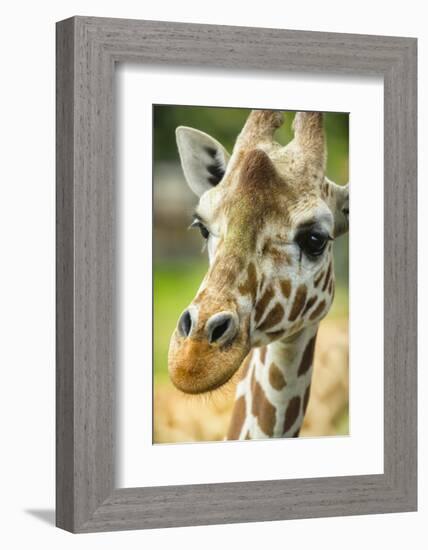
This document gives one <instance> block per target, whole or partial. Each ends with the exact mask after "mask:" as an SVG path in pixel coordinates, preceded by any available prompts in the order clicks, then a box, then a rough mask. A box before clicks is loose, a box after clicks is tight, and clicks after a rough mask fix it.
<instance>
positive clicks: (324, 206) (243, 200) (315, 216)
mask: <svg viewBox="0 0 428 550" xmlns="http://www.w3.org/2000/svg"><path fill="white" fill-rule="evenodd" d="M282 122H283V115H282V113H281V112H279V111H265V110H264V111H252V112H251V114H250V115H249V117H248V119H247V121H246V123H245V125H244V128H243V129H242V131H241V133H240V135H239V136H238V138H237V140H236V143H235V146H234V149H233V152H232V154H231V155H230V156H229V154H228V153H227V151H226V150H225V149H224V147H223V146H222V145H221V144H220V143H218V142H217V141H216V140H215V139H214V138H212V137H210V136H208V135H207V134H205V133H203V132H200V131H198V130H195V129H192V128H187V127H179V128H177V131H176V133H177V143H178V149H179V153H180V158H181V163H182V167H183V171H184V175H185V177H186V180H187V182H188V184H189V186H190V188H191V189H192V190H193V191H194V192H195V193H196V195H198V197H199V203H198V205H197V207H196V210H195V214H194V219H193V223H192V226H194V227H196V228H198V229H199V230H200V232H201V235H202V238H203V239H205V240H206V241H207V249H208V255H209V269H208V272H207V274H206V276H205V277H204V279H203V281H202V283H201V286H200V288H199V290H198V292H197V294H196V296H195V298H194V300H193V301H192V303H191V304H189V306H188V307H187V308H186V310H185V311H184V312H183V313H182V315H181V317H180V318H179V320H178V324H177V328H176V330H175V332H174V334H173V335H172V337H171V343H170V349H169V361H168V367H169V373H170V377H171V379H172V381H173V383H174V384H175V385H176V386H177V387H178V388H179V389H181V390H182V391H184V392H186V393H202V392H205V391H210V390H213V389H215V388H217V387H219V386H221V385H222V384H224V383H225V382H226V381H227V380H228V379H229V378H230V377H231V376H232V375H233V374H234V373H235V372H236V370H237V369H238V368H239V366H240V365H241V363H242V361H243V359H244V358H245V356H246V355H247V354H248V352H249V351H250V349H251V348H253V347H257V346H262V345H266V344H268V343H271V342H273V341H275V340H278V339H281V338H284V337H289V336H292V335H293V334H296V333H297V332H298V331H300V330H302V329H303V328H304V327H306V326H308V325H311V324H314V323H318V322H319V321H320V319H322V318H323V317H324V316H325V315H326V314H327V312H328V310H329V308H330V305H331V303H332V300H333V293H334V273H333V241H334V239H335V238H336V237H338V236H339V235H341V234H342V233H344V232H346V231H347V228H348V188H347V186H346V187H341V186H338V185H336V184H335V183H333V182H331V181H329V180H328V179H327V178H326V176H325V161H326V145H325V136H324V129H323V116H322V114H321V113H309V112H305V113H303V112H302V113H297V114H296V116H295V120H294V123H293V128H294V139H293V140H292V141H291V142H290V143H289V144H288V145H287V146H285V147H283V146H281V145H279V144H278V143H276V142H275V141H274V140H273V135H274V132H275V130H276V129H277V128H278V127H279V126H281V124H282ZM177 290H178V289H177Z"/></svg>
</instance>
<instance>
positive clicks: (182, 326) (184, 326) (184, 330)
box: [178, 309, 192, 337]
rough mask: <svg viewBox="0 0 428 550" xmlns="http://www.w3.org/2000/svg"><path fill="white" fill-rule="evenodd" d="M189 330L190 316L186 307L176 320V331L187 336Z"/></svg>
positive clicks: (190, 327) (190, 326)
mask: <svg viewBox="0 0 428 550" xmlns="http://www.w3.org/2000/svg"><path fill="white" fill-rule="evenodd" d="M191 330H192V317H191V315H190V312H189V310H187V309H186V311H185V312H184V313H183V314H182V316H181V317H180V320H179V321H178V332H179V333H180V334H181V336H184V337H186V336H189V334H190V331H191Z"/></svg>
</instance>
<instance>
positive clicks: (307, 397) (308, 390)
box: [302, 384, 311, 414]
mask: <svg viewBox="0 0 428 550" xmlns="http://www.w3.org/2000/svg"><path fill="white" fill-rule="evenodd" d="M310 393H311V385H310V384H309V386H308V387H307V388H306V391H305V395H304V397H303V409H302V412H303V414H305V412H306V409H307V408H308V402H309V395H310Z"/></svg>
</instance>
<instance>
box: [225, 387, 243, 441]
mask: <svg viewBox="0 0 428 550" xmlns="http://www.w3.org/2000/svg"><path fill="white" fill-rule="evenodd" d="M245 412H246V411H245V397H244V396H243V395H241V397H239V398H238V399H237V400H236V401H235V405H234V407H233V413H232V421H231V423H230V426H229V431H228V433H227V439H239V435H240V433H241V430H242V426H243V425H244V420H245Z"/></svg>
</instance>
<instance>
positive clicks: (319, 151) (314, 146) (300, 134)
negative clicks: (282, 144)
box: [293, 112, 326, 168]
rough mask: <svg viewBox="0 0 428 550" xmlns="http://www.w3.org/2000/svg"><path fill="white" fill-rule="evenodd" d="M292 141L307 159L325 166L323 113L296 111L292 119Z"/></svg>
mask: <svg viewBox="0 0 428 550" xmlns="http://www.w3.org/2000/svg"><path fill="white" fill-rule="evenodd" d="M293 130H294V142H295V143H296V144H297V146H298V148H299V149H300V151H301V152H302V154H303V155H304V156H306V157H307V158H308V160H311V161H313V162H314V163H316V164H321V166H322V167H323V168H324V167H325V161H326V144H325V134H324V121H323V113H316V112H298V113H296V116H295V117H294V121H293Z"/></svg>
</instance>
